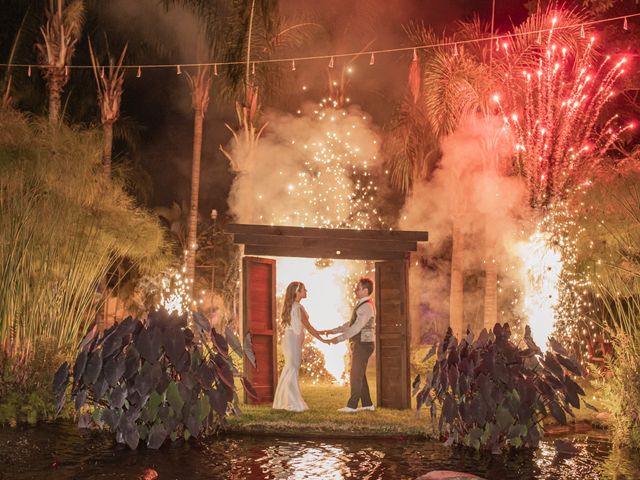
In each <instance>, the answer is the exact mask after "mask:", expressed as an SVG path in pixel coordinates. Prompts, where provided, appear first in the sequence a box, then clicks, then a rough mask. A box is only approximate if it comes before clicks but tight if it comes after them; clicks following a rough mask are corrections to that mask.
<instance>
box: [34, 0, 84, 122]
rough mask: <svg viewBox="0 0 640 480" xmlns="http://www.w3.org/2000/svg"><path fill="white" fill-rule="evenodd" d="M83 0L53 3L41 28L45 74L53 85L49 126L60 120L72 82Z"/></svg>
mask: <svg viewBox="0 0 640 480" xmlns="http://www.w3.org/2000/svg"><path fill="white" fill-rule="evenodd" d="M84 14H85V8H84V2H83V0H71V1H70V2H69V3H67V1H66V0H49V7H48V9H47V12H46V18H47V21H46V23H45V25H44V26H43V27H42V28H41V29H40V30H41V32H42V43H38V44H36V47H37V48H38V51H39V53H40V63H41V65H42V66H43V74H44V77H45V79H46V80H47V83H48V85H49V123H51V124H52V125H57V124H58V123H59V121H60V105H61V97H62V89H63V88H64V85H65V84H66V83H67V81H68V79H69V65H70V63H71V57H73V54H74V53H75V50H76V44H77V43H78V40H79V39H80V34H81V32H82V26H83V23H84Z"/></svg>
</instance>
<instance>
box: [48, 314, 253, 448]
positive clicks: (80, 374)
mask: <svg viewBox="0 0 640 480" xmlns="http://www.w3.org/2000/svg"><path fill="white" fill-rule="evenodd" d="M192 328H193V330H192V329H191V328H190V327H189V326H187V320H186V317H185V316H177V315H169V314H168V313H167V312H166V311H164V310H161V311H158V312H151V313H150V314H149V318H148V320H147V321H146V322H145V323H144V324H143V323H142V322H140V321H139V320H136V319H133V318H132V317H128V318H126V319H125V320H123V321H122V322H120V323H117V324H115V325H114V326H112V327H111V328H109V329H108V330H106V331H105V332H104V333H103V334H102V335H95V332H94V331H93V330H92V331H91V332H89V333H88V334H87V336H86V337H85V339H84V340H83V341H82V343H81V345H80V352H79V354H78V357H77V359H76V362H75V364H74V366H73V369H72V375H70V372H69V370H70V367H69V365H68V364H67V363H66V362H65V363H64V364H63V365H62V366H60V368H59V369H58V372H57V373H56V375H55V378H54V384H53V389H54V393H55V395H56V398H57V400H58V408H59V409H61V408H62V407H63V405H64V402H65V399H66V390H67V386H68V384H69V380H70V377H71V376H72V377H73V381H72V383H71V384H72V388H71V398H72V399H73V400H74V401H75V407H76V410H77V411H78V413H80V412H81V409H82V407H83V406H85V405H87V404H89V405H92V406H93V407H94V408H93V414H92V415H90V414H89V413H88V412H86V411H84V413H82V414H81V415H80V421H79V426H80V427H81V428H82V427H92V426H97V427H101V428H104V427H106V428H108V429H109V430H111V431H112V432H114V433H115V435H116V440H117V441H118V442H119V443H126V444H127V445H128V446H129V447H130V448H132V449H135V448H137V446H138V444H139V442H140V441H143V442H146V444H147V446H148V447H150V448H159V447H160V446H161V445H162V444H163V443H164V441H165V440H166V438H167V437H169V438H171V440H176V439H177V438H179V437H182V438H184V439H188V438H189V437H199V436H201V435H205V434H207V433H212V432H215V431H216V430H218V429H219V428H222V427H224V424H225V416H226V414H227V412H228V411H229V410H230V409H231V410H233V411H235V412H239V409H238V396H237V394H236V391H235V386H234V375H237V374H238V372H237V370H236V368H235V367H234V365H233V363H232V362H231V359H230V358H229V345H231V346H232V348H233V350H235V351H236V353H238V354H239V355H243V354H248V355H249V357H250V358H253V353H252V352H251V351H250V348H249V350H248V351H247V350H246V346H247V344H246V343H245V351H244V352H243V349H242V347H241V346H240V341H239V340H238V338H236V337H235V335H234V334H233V332H232V331H231V330H227V331H226V332H225V333H226V338H225V336H223V335H220V334H219V333H218V332H216V331H215V329H212V328H210V326H209V323H208V321H207V319H206V318H204V317H203V316H202V315H199V314H198V313H194V314H193V323H192ZM249 347H250V345H249ZM242 385H243V386H244V388H245V389H246V390H247V394H248V395H249V396H255V390H254V388H253V386H252V385H251V383H250V382H249V381H248V380H246V379H245V378H242ZM85 410H86V409H85Z"/></svg>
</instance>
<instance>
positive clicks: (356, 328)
mask: <svg viewBox="0 0 640 480" xmlns="http://www.w3.org/2000/svg"><path fill="white" fill-rule="evenodd" d="M370 298H371V297H369V296H366V297H362V298H361V299H359V300H358V303H357V304H356V306H355V307H354V308H357V311H356V321H355V322H353V325H349V323H350V321H349V322H346V323H343V324H342V325H340V326H339V327H337V328H336V330H337V332H338V333H342V335H340V336H339V337H336V338H337V340H338V341H339V342H344V341H345V340H348V339H350V338H351V337H353V336H354V335H357V334H358V333H360V330H362V328H363V327H364V326H365V325H366V324H367V322H368V321H369V320H371V318H372V317H373V318H375V316H376V310H375V308H374V306H373V302H370V301H369V299H370ZM364 303H366V305H363V304H364ZM361 305H362V306H361ZM362 341H363V342H373V341H374V339H373V338H371V339H368V338H367V339H365V338H363V339H362Z"/></svg>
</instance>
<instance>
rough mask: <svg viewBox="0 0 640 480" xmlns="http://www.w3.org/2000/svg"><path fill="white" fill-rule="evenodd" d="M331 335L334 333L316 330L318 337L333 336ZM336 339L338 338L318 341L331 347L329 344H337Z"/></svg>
mask: <svg viewBox="0 0 640 480" xmlns="http://www.w3.org/2000/svg"><path fill="white" fill-rule="evenodd" d="M333 333H335V332H334V331H333V330H318V334H320V335H331V334H333ZM337 339H338V337H334V338H320V339H319V340H320V341H321V342H322V343H326V344H328V345H331V344H336V343H338V340H337Z"/></svg>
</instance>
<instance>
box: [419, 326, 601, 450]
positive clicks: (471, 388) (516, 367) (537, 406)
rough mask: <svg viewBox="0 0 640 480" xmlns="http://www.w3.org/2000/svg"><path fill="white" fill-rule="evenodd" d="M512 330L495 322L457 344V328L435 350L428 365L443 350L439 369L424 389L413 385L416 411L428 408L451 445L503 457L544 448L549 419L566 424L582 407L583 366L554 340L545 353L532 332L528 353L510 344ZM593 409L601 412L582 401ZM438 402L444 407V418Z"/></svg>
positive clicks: (526, 338)
mask: <svg viewBox="0 0 640 480" xmlns="http://www.w3.org/2000/svg"><path fill="white" fill-rule="evenodd" d="M510 336H511V330H510V328H509V325H508V324H506V323H505V324H504V325H500V324H496V325H495V327H494V328H493V332H487V330H485V329H483V330H482V332H481V333H480V335H479V337H478V338H477V339H476V340H475V341H474V339H473V334H471V333H468V334H467V336H466V338H464V339H462V340H461V341H460V342H458V340H457V338H456V337H455V336H454V335H452V332H451V329H449V330H448V331H447V334H446V336H445V338H444V340H443V342H442V344H441V345H438V344H436V345H434V346H433V348H432V349H431V351H430V352H429V353H428V354H427V356H426V357H425V360H426V359H428V358H430V357H431V356H433V355H434V354H435V353H436V352H437V358H436V362H435V365H434V367H433V370H432V372H431V374H430V375H428V376H427V380H426V384H425V385H424V387H423V388H422V389H420V375H418V376H417V377H416V379H415V380H414V394H415V393H417V396H416V402H417V408H418V409H420V408H421V407H422V406H425V407H428V408H429V409H430V413H431V419H432V422H433V428H434V432H435V431H436V428H437V430H438V431H439V433H440V435H441V436H443V437H444V438H446V442H445V444H446V445H452V444H454V443H455V444H462V445H465V446H468V447H472V448H475V449H476V450H480V449H483V450H491V452H492V453H500V452H501V451H502V450H504V449H507V448H509V447H514V448H520V447H537V446H538V443H539V441H540V438H541V436H542V428H541V424H542V421H543V420H544V419H545V418H546V417H548V415H549V414H550V415H551V416H553V418H554V419H555V420H557V421H558V422H559V423H561V424H565V423H566V421H567V414H568V415H570V416H574V414H573V411H572V408H571V407H574V408H580V396H581V395H582V396H584V395H585V392H584V390H583V389H582V388H581V387H580V386H579V385H578V384H577V383H576V382H575V381H574V380H573V378H572V376H574V377H579V376H582V375H583V373H582V369H581V368H580V365H579V363H578V362H577V361H576V360H575V359H573V358H571V357H570V356H569V353H568V352H567V351H566V350H565V349H564V348H563V347H562V345H560V344H559V343H558V342H557V341H555V340H554V339H552V338H550V339H549V345H550V347H551V350H550V351H547V352H545V353H543V352H542V351H541V350H540V348H539V347H538V346H537V345H536V344H535V343H534V341H533V339H532V338H531V331H530V329H529V327H528V326H527V327H526V330H525V336H524V341H525V343H526V347H527V348H526V349H520V348H518V347H517V346H516V345H515V344H513V343H512V342H511V341H510ZM583 403H584V404H585V406H587V407H588V408H592V409H593V408H594V407H592V406H591V405H589V404H588V403H587V402H585V401H584V400H583ZM436 404H438V406H439V407H440V415H439V416H438V414H437V410H436Z"/></svg>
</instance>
